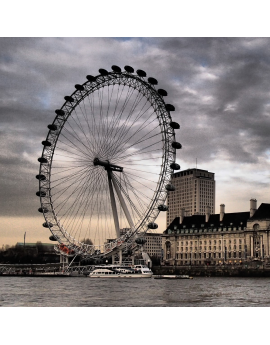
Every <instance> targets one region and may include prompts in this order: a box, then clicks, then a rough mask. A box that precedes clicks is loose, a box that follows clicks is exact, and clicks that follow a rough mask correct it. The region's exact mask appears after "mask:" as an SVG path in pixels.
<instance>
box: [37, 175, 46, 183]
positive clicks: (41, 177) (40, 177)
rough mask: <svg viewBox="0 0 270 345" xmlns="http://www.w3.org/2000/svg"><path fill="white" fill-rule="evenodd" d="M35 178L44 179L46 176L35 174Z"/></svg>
mask: <svg viewBox="0 0 270 345" xmlns="http://www.w3.org/2000/svg"><path fill="white" fill-rule="evenodd" d="M36 179H38V180H39V181H45V180H46V176H45V175H42V174H40V175H36Z"/></svg>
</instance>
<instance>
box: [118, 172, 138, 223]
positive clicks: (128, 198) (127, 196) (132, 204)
mask: <svg viewBox="0 0 270 345" xmlns="http://www.w3.org/2000/svg"><path fill="white" fill-rule="evenodd" d="M114 178H115V181H116V183H117V185H118V187H119V188H120V190H121V191H122V193H124V195H125V197H126V199H127V200H128V202H129V206H130V207H131V208H132V209H133V210H134V211H135V212H136V213H137V215H138V216H141V214H140V211H139V210H138V209H137V207H136V206H135V204H134V203H133V202H132V200H131V199H130V197H129V195H128V192H127V191H126V190H125V189H124V188H123V186H122V185H121V183H120V182H119V180H118V179H117V178H116V177H115V175H114Z"/></svg>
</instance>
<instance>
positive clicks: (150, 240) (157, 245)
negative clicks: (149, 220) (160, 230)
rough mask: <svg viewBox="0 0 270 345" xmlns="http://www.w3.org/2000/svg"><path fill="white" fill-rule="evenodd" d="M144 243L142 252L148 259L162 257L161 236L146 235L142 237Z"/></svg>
mask: <svg viewBox="0 0 270 345" xmlns="http://www.w3.org/2000/svg"><path fill="white" fill-rule="evenodd" d="M143 238H144V239H145V240H146V242H145V244H144V245H143V248H144V250H145V251H146V252H147V254H148V255H149V256H150V257H157V258H161V256H162V234H154V233H146V234H145V235H144V237H143Z"/></svg>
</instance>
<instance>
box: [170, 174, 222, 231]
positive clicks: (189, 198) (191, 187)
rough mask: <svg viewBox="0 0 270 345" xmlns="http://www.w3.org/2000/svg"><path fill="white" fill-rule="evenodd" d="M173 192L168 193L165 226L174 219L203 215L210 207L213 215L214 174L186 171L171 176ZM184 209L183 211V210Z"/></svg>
mask: <svg viewBox="0 0 270 345" xmlns="http://www.w3.org/2000/svg"><path fill="white" fill-rule="evenodd" d="M171 183H172V185H174V187H175V191H173V192H168V204H167V205H168V208H169V209H168V211H167V226H169V225H170V224H171V222H172V221H173V220H174V219H175V217H181V216H191V215H193V214H205V207H206V206H210V212H211V214H214V213H215V199H216V197H215V195H216V190H215V174H214V173H211V172H208V171H207V170H201V169H196V168H194V169H188V170H184V171H181V172H177V173H175V174H173V175H172V179H171ZM183 209H184V210H183Z"/></svg>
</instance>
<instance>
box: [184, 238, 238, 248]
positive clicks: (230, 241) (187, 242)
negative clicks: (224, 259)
mask: <svg viewBox="0 0 270 345" xmlns="http://www.w3.org/2000/svg"><path fill="white" fill-rule="evenodd" d="M193 242H194V244H195V245H196V244H197V243H199V244H209V245H211V244H212V242H213V244H217V243H219V244H221V240H204V241H186V243H184V241H181V242H179V245H180V244H181V246H183V245H186V246H188V245H189V246H191V247H192V245H193ZM238 242H239V244H241V243H242V239H241V238H239V240H238ZM243 242H244V243H245V240H243ZM223 243H224V244H226V243H227V240H223ZM228 243H229V244H230V243H232V240H228ZM233 243H234V244H236V243H237V239H236V238H235V239H234V240H233Z"/></svg>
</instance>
